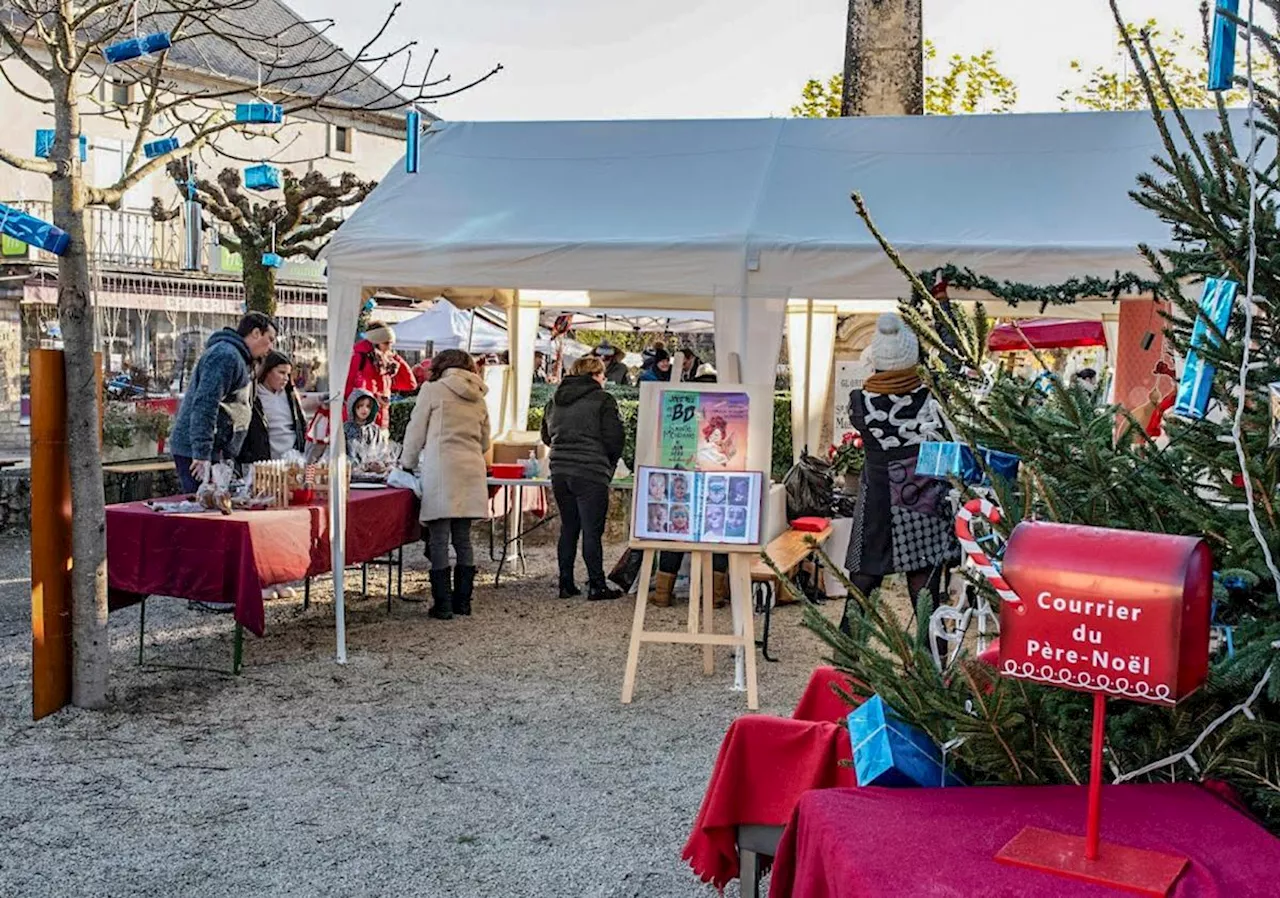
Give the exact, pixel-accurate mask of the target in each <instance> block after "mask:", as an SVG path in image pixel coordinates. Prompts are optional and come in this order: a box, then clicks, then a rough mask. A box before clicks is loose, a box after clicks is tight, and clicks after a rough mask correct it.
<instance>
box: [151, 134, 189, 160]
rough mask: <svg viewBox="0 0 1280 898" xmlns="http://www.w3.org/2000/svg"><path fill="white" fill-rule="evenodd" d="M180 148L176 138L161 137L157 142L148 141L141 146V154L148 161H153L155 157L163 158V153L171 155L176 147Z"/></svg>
mask: <svg viewBox="0 0 1280 898" xmlns="http://www.w3.org/2000/svg"><path fill="white" fill-rule="evenodd" d="M180 146H182V144H181V142H180V141H179V140H178V138H176V137H162V138H160V139H159V140H148V141H147V142H146V143H144V144H143V145H142V152H143V153H144V154H145V155H146V157H147V158H148V159H155V158H156V157H157V156H163V155H164V154H165V153H172V152H173V151H174V150H176V149H177V148H178V147H180Z"/></svg>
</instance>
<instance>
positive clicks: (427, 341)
mask: <svg viewBox="0 0 1280 898" xmlns="http://www.w3.org/2000/svg"><path fill="white" fill-rule="evenodd" d="M392 330H394V331H395V333H396V346H398V347H400V348H402V349H416V350H419V351H422V350H425V349H426V347H427V346H428V345H431V346H433V347H434V350H435V351H436V352H439V351H440V350H442V349H466V350H468V351H470V352H505V351H506V350H507V344H508V340H507V332H506V331H505V330H503V329H502V328H500V327H498V326H497V325H494V324H491V323H490V322H489V321H488V320H487V319H485V318H484V317H483V316H481V315H477V314H476V312H475V309H472V310H471V311H469V312H464V311H463V310H462V309H459V308H457V307H455V306H454V305H453V303H451V302H449V301H448V300H447V299H439V300H436V302H435V303H433V304H432V305H431V307H430V308H429V309H427V310H426V311H424V312H422V314H420V315H415V316H414V317H413V318H408V319H406V320H404V321H401V322H400V323H399V324H395V325H392Z"/></svg>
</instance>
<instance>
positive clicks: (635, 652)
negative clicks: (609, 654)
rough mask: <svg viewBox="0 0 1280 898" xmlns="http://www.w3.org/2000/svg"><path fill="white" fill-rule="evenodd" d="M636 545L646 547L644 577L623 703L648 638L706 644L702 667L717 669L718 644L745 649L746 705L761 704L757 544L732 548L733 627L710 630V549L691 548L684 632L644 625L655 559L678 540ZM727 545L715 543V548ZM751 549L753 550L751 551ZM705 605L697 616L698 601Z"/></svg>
mask: <svg viewBox="0 0 1280 898" xmlns="http://www.w3.org/2000/svg"><path fill="white" fill-rule="evenodd" d="M631 548H632V550H633V551H634V550H643V552H644V554H643V555H642V556H641V561H640V581H639V585H638V586H637V587H636V614H635V618H634V619H633V620H632V622H631V647H630V648H629V649H628V650H627V668H626V674H625V675H624V676H623V678H622V703H623V704H624V705H629V704H631V694H632V692H633V691H634V689H635V685H636V669H637V668H638V667H639V666H640V644H641V643H644V642H658V643H668V644H672V645H700V646H702V672H703V673H704V674H707V675H708V676H709V675H711V674H713V673H715V650H714V647H715V646H718V645H725V646H731V647H733V648H735V649H739V650H741V652H742V658H743V665H744V667H745V679H746V690H747V707H748V708H750V709H751V710H752V711H755V710H757V709H758V708H759V707H760V698H759V695H758V693H757V688H756V631H755V621H754V619H753V618H752V616H751V558H752V557H753V556H754V555H759V554H760V547H759V546H750V547H746V549H745V551H744V550H743V549H738V548H737V547H732V548H730V549H728V552H729V607H730V608H731V609H732V611H733V632H732V633H714V632H712V612H713V606H712V593H711V582H712V570H711V556H712V554H714V553H712V552H707V551H704V550H701V549H698V550H695V551H693V552H691V553H690V556H691V557H690V559H689V627H688V630H687V631H686V632H678V631H659V630H646V629H645V628H644V618H645V611H646V609H647V608H648V607H649V581H650V579H651V577H652V571H653V561H654V557H655V556H656V555H657V553H658V552H663V551H665V552H671V551H676V552H679V551H682V548H681V544H680V543H668V542H648V541H643V542H632V543H631ZM722 548H723V547H717V552H719V551H721V549H722ZM748 553H750V554H748ZM699 604H701V606H702V615H701V620H699V614H698V606H699Z"/></svg>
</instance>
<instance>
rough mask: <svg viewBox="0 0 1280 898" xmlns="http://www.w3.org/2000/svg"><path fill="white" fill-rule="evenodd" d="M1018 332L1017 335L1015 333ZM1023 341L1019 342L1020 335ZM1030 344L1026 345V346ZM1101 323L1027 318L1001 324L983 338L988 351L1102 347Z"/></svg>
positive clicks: (1103, 342)
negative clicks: (1014, 322)
mask: <svg viewBox="0 0 1280 898" xmlns="http://www.w3.org/2000/svg"><path fill="white" fill-rule="evenodd" d="M1019 331H1021V333H1019ZM1024 335H1025V336H1026V339H1023V336H1024ZM1028 342H1030V344H1031V345H1030V346H1028V345H1027V343H1028ZM1106 345H1107V337H1106V334H1105V333H1104V332H1103V330H1102V322H1101V321H1062V320H1059V319H1055V318H1029V319H1027V320H1025V321H1019V322H1017V324H1001V325H1000V326H998V327H997V328H996V329H995V330H993V331H992V332H991V334H990V335H989V336H988V337H987V349H989V350H991V351H992V352H1013V351H1015V350H1018V349H1032V348H1034V349H1069V348H1072V347H1075V346H1106Z"/></svg>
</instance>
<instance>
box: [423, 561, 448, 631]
mask: <svg viewBox="0 0 1280 898" xmlns="http://www.w3.org/2000/svg"><path fill="white" fill-rule="evenodd" d="M451 575H452V572H451V571H450V570H449V569H448V568H447V567H446V568H441V569H440V570H438V571H437V570H435V569H434V568H433V569H432V570H431V600H432V601H431V610H430V611H428V612H427V614H428V616H430V617H434V618H435V619H436V620H452V619H453V589H452V587H451V585H450V579H451Z"/></svg>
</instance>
